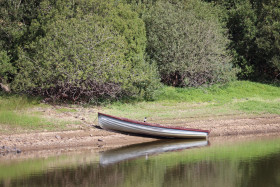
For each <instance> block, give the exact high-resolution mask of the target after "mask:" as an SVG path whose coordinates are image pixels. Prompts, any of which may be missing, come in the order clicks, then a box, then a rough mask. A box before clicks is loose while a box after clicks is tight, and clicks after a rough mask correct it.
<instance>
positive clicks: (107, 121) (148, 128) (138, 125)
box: [98, 113, 210, 138]
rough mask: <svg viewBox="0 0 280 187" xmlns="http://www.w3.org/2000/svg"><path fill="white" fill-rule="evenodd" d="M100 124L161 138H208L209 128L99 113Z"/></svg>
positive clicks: (110, 128)
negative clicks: (171, 125)
mask: <svg viewBox="0 0 280 187" xmlns="http://www.w3.org/2000/svg"><path fill="white" fill-rule="evenodd" d="M98 124H99V126H100V127H101V128H103V129H105V130H110V131H117V132H124V133H131V134H137V135H144V136H152V137H160V138H207V137H208V134H209V133H210V131H209V130H200V129H191V128H184V127H170V126H163V125H159V124H153V123H147V122H140V121H135V120H131V119H127V118H121V117H116V116H111V115H108V114H103V113H98Z"/></svg>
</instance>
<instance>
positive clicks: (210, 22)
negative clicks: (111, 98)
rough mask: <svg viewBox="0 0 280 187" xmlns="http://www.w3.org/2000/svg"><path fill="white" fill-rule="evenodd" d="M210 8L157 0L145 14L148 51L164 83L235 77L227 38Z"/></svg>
mask: <svg viewBox="0 0 280 187" xmlns="http://www.w3.org/2000/svg"><path fill="white" fill-rule="evenodd" d="M198 5H199V6H200V7H199V6H198ZM202 5H203V6H202ZM211 8H212V7H211V6H209V5H206V4H205V3H201V2H200V1H193V0H191V1H185V2H184V4H181V3H179V2H177V3H174V2H173V3H170V2H168V1H167V2H165V1H158V2H156V3H155V4H154V5H153V6H152V7H151V8H150V9H149V11H148V12H146V13H145V14H144V16H143V18H144V21H145V23H146V30H147V39H148V44H147V52H148V54H149V55H150V58H151V59H152V60H154V61H155V62H156V63H157V65H158V67H159V72H160V75H161V80H162V81H163V82H164V83H166V84H168V85H173V86H200V85H204V84H208V85H209V84H214V83H223V82H226V81H229V80H231V79H233V78H234V77H235V70H234V69H233V68H232V65H231V63H230V61H231V57H230V56H229V54H228V51H227V49H226V47H227V45H228V42H229V41H228V40H227V38H226V36H225V30H224V29H223V27H222V26H221V24H220V23H219V20H218V17H217V16H215V14H213V13H212V12H209V9H211ZM207 13H208V14H207Z"/></svg>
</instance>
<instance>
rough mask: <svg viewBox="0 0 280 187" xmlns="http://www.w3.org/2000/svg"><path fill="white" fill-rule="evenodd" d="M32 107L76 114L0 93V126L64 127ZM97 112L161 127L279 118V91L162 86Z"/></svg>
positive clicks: (237, 85)
mask: <svg viewBox="0 0 280 187" xmlns="http://www.w3.org/2000/svg"><path fill="white" fill-rule="evenodd" d="M34 107H35V108H36V107H40V108H44V107H45V108H47V109H50V110H52V112H56V113H57V114H59V113H69V112H71V114H73V115H75V112H77V113H78V112H79V110H77V109H76V108H75V107H71V108H68V107H62V108H59V109H53V107H52V106H50V105H47V104H41V103H40V100H39V99H38V98H30V97H26V96H17V95H1V93H0V125H6V126H8V127H21V128H24V129H41V128H44V129H52V128H54V127H56V128H57V129H60V128H64V127H66V124H67V122H65V120H64V121H63V120H61V119H50V118H48V119H47V118H46V117H47V116H46V113H44V112H42V110H31V109H32V108H34ZM88 107H93V108H96V106H88ZM100 108H101V107H99V109H100ZM101 110H102V111H103V112H105V113H109V114H112V115H117V116H123V117H128V118H132V119H137V120H143V119H144V117H148V121H150V122H157V123H162V124H173V123H174V124H176V123H180V124H181V122H182V123H184V121H189V120H190V119H200V118H204V117H206V118H207V117H215V116H221V115H222V116H223V115H244V114H245V115H247V114H250V115H260V114H261V115H262V114H264V115H266V114H276V115H279V114H280V87H277V86H273V85H268V84H261V83H255V82H249V81H235V82H231V83H229V84H227V85H223V86H219V85H214V86H211V87H207V88H206V87H204V88H174V87H167V86H165V87H163V88H162V89H161V90H159V92H158V94H157V96H156V98H155V100H154V101H139V102H135V101H134V102H128V103H125V102H124V101H122V102H114V103H113V104H110V105H106V106H104V107H102V108H101ZM58 116H59V115H58ZM56 120H57V121H56ZM60 124H61V125H60Z"/></svg>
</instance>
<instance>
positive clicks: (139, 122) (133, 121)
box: [98, 112, 210, 134]
mask: <svg viewBox="0 0 280 187" xmlns="http://www.w3.org/2000/svg"><path fill="white" fill-rule="evenodd" d="M99 115H103V116H107V117H110V118H114V119H117V120H121V121H125V122H128V123H134V124H138V125H145V126H151V127H159V128H165V129H175V130H185V131H195V132H205V133H207V134H209V133H210V131H209V130H201V129H192V128H185V127H178V126H175V127H172V126H164V125H160V124H155V123H147V122H141V121H136V120H131V119H127V118H123V117H116V116H112V115H108V114H104V113H100V112H98V117H99Z"/></svg>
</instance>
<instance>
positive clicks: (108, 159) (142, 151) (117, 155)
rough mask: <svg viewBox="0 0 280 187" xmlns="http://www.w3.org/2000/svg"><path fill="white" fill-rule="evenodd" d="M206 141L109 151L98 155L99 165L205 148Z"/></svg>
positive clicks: (161, 142) (155, 143)
mask: <svg viewBox="0 0 280 187" xmlns="http://www.w3.org/2000/svg"><path fill="white" fill-rule="evenodd" d="M209 144H210V143H209V142H208V141H207V140H158V141H153V142H148V143H141V144H135V145H130V146H126V147H121V148H117V149H111V150H108V151H105V152H103V153H101V154H100V164H101V165H108V164H114V163H117V162H120V161H123V160H128V159H133V158H137V157H140V156H148V155H153V154H159V153H163V152H170V151H178V150H183V149H189V148H195V147H202V146H207V145H209Z"/></svg>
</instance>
